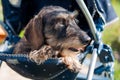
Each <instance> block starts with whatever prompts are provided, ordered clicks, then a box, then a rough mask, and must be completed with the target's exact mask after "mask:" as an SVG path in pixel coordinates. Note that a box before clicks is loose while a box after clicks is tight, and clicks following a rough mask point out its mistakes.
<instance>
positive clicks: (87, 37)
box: [82, 36, 91, 45]
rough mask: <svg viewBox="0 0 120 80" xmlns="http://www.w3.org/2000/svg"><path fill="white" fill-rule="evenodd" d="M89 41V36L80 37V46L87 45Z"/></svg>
mask: <svg viewBox="0 0 120 80" xmlns="http://www.w3.org/2000/svg"><path fill="white" fill-rule="evenodd" d="M90 41H91V38H90V37H89V36H84V37H82V44H85V45H86V44H89V43H90Z"/></svg>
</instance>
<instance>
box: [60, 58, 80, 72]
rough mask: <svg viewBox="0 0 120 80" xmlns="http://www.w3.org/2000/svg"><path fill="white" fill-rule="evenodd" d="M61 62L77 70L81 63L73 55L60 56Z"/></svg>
mask: <svg viewBox="0 0 120 80" xmlns="http://www.w3.org/2000/svg"><path fill="white" fill-rule="evenodd" d="M62 61H63V63H65V64H66V65H67V67H68V69H70V70H72V71H74V72H79V71H80V70H81V66H82V65H81V64H80V62H79V60H78V59H76V58H73V57H63V58H62Z"/></svg>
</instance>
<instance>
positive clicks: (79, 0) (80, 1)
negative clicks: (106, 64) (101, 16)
mask: <svg viewBox="0 0 120 80" xmlns="http://www.w3.org/2000/svg"><path fill="white" fill-rule="evenodd" d="M76 2H77V3H78V5H79V7H80V9H81V10H82V12H83V14H84V16H85V18H86V19H87V22H88V25H89V27H90V30H91V32H92V35H93V38H94V40H95V42H96V43H99V41H100V37H99V36H98V32H97V30H96V26H95V23H94V21H93V18H92V16H91V14H90V12H89V10H88V8H87V6H86V5H85V3H84V1H83V0H76ZM97 50H98V49H97V48H95V49H93V53H92V58H91V62H90V65H89V71H88V74H87V80H92V77H93V73H94V68H95V64H96V60H97Z"/></svg>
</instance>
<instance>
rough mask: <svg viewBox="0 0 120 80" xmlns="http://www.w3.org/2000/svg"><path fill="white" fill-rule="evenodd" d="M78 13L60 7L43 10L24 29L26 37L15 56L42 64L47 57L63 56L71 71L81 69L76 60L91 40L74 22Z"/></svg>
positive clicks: (20, 43)
mask: <svg viewBox="0 0 120 80" xmlns="http://www.w3.org/2000/svg"><path fill="white" fill-rule="evenodd" d="M75 16H76V14H75V13H73V12H69V11H67V10H66V9H64V8H62V7H59V6H48V7H44V8H43V9H42V10H41V11H40V12H39V13H38V15H36V16H35V17H34V18H33V19H31V20H30V22H29V23H28V24H27V26H26V28H25V34H24V37H23V38H22V39H21V40H20V42H18V44H17V45H16V47H15V50H14V53H15V54H16V53H23V54H29V57H30V59H31V60H33V61H35V62H36V63H38V64H41V63H42V62H44V61H45V60H47V59H48V58H53V57H55V56H57V57H61V59H62V61H63V62H64V63H65V64H66V65H67V66H68V68H69V69H72V70H78V69H80V63H79V61H78V59H77V57H76V55H77V54H78V53H80V50H78V51H72V50H71V49H70V48H72V49H76V50H77V49H84V47H85V46H86V45H87V44H88V43H89V41H90V37H89V36H88V35H87V34H86V33H85V32H84V31H83V30H81V29H80V27H79V26H78V25H77V24H76V22H75V20H74V19H75Z"/></svg>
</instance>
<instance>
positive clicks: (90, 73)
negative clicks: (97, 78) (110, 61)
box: [87, 48, 97, 80]
mask: <svg viewBox="0 0 120 80" xmlns="http://www.w3.org/2000/svg"><path fill="white" fill-rule="evenodd" d="M96 61H97V49H96V48H95V49H93V53H92V58H91V62H90V66H89V71H88V75H87V80H92V77H93V72H94V69H95V64H96Z"/></svg>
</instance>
